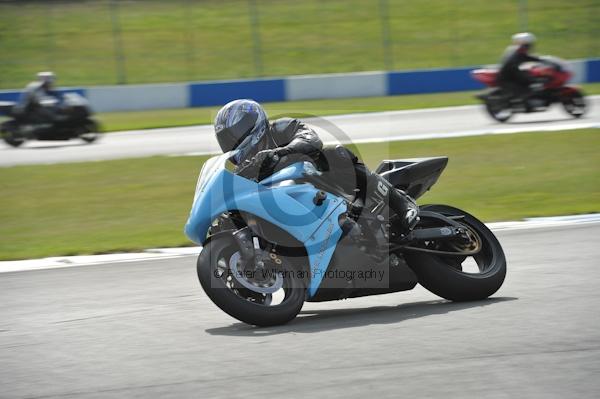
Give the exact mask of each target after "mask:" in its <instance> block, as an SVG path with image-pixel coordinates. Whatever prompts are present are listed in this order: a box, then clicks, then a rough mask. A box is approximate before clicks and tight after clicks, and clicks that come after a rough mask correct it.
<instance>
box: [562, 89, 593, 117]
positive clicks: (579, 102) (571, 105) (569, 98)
mask: <svg viewBox="0 0 600 399" xmlns="http://www.w3.org/2000/svg"><path fill="white" fill-rule="evenodd" d="M561 102H562V105H563V108H564V109H565V111H566V112H567V113H568V114H569V115H571V116H572V117H574V118H581V117H582V116H583V114H585V111H586V108H587V104H586V102H585V97H584V96H583V93H582V92H581V91H579V90H575V91H573V92H570V93H569V94H568V95H565V96H563V97H562V98H561Z"/></svg>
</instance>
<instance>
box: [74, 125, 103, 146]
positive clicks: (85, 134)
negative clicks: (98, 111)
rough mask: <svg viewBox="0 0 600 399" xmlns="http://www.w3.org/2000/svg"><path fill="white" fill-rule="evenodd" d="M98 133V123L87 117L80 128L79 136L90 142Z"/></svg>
mask: <svg viewBox="0 0 600 399" xmlns="http://www.w3.org/2000/svg"><path fill="white" fill-rule="evenodd" d="M100 135H101V133H100V126H99V125H98V122H96V121H95V120H93V119H88V120H87V121H86V122H85V123H84V124H83V126H81V128H80V133H79V138H80V139H82V140H83V141H85V142H86V143H88V144H91V143H93V142H94V141H96V140H98V138H100Z"/></svg>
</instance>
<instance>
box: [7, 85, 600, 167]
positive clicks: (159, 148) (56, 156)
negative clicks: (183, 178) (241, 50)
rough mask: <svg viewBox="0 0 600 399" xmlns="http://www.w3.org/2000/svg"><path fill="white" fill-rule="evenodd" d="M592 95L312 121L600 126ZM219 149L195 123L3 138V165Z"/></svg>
mask: <svg viewBox="0 0 600 399" xmlns="http://www.w3.org/2000/svg"><path fill="white" fill-rule="evenodd" d="M588 101H589V105H590V109H589V110H588V113H587V115H586V116H584V117H583V118H581V119H573V118H571V117H570V116H568V115H567V114H566V113H565V112H564V111H563V110H562V109H561V108H560V107H558V106H554V107H553V108H551V109H550V110H549V111H548V112H541V113H536V114H520V115H516V116H515V117H514V119H511V121H510V123H506V124H500V123H496V122H494V121H493V120H491V119H490V118H489V117H488V116H487V115H485V114H484V111H483V109H482V106H462V107H448V108H438V109H423V110H413V111H395V112H381V113H371V114H354V115H344V116H332V117H327V118H325V119H317V120H314V119H313V120H310V119H309V121H310V122H312V123H313V124H314V125H316V126H317V128H319V127H320V128H321V129H319V133H320V135H321V137H322V139H323V140H324V141H326V142H350V141H353V142H361V141H372V140H377V139H379V140H383V141H387V140H389V139H394V140H398V139H418V138H430V137H444V136H452V135H478V134H486V133H511V132H512V133H514V132H521V131H535V130H544V129H573V128H585V127H599V126H600V112H597V111H596V109H597V108H599V107H600V96H592V97H589V99H588ZM293 111H294V110H293V109H292V110H290V112H293ZM274 117H275V116H274ZM302 119H306V118H302ZM332 124H333V125H335V126H336V127H334V126H333V125H332ZM215 152H219V147H218V145H217V142H216V140H215V137H214V132H213V129H212V127H211V126H192V127H183V128H167V129H152V130H145V131H132V132H122V133H111V134H107V135H105V136H104V137H103V138H102V140H100V141H99V142H97V143H95V144H93V145H88V144H84V143H83V142H82V141H80V140H71V141H62V142H61V141H46V142H39V141H38V142H28V143H27V144H25V145H24V146H23V147H22V148H19V149H14V148H10V147H8V146H6V144H4V143H3V142H2V143H0V167H3V166H4V167H6V166H11V165H24V164H49V163H61V162H82V161H96V160H106V159H117V158H133V157H146V156H152V155H178V154H179V155H180V154H189V153H215Z"/></svg>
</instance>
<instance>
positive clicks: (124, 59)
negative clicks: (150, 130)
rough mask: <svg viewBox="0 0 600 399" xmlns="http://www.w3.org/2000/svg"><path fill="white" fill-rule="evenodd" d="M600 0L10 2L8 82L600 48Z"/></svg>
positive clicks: (1, 63) (4, 36)
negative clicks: (529, 39) (527, 41)
mask: <svg viewBox="0 0 600 399" xmlns="http://www.w3.org/2000/svg"><path fill="white" fill-rule="evenodd" d="M599 5H600V2H599V1H598V0H573V1H564V0H510V1H479V0H428V1H404V0H370V1H364V0H328V1H320V0H293V1H291V0H261V1H257V0H228V1H213V0H198V1H195V0H174V1H155V0H143V1H142V0H127V1H118V0H93V1H62V0H61V1H50V0H46V1H28V0H19V1H16V0H10V1H6V0H2V1H0V52H1V54H2V57H0V88H19V87H22V86H23V85H24V84H26V83H27V82H28V81H30V80H31V78H32V76H33V75H34V74H35V73H36V72H37V71H40V70H45V69H47V70H53V71H55V72H56V73H57V74H58V76H59V79H60V82H59V83H60V85H69V86H75V85H106V84H128V83H152V82H176V81H191V80H213V79H231V78H240V77H260V76H282V75H296V74H315V73H332V72H353V71H368V70H405V69H413V68H414V69H417V68H435V67H448V66H470V65H481V64H489V63H495V62H497V61H498V58H499V56H500V54H501V52H502V50H503V48H504V47H505V46H506V45H507V44H508V43H509V39H510V35H511V34H513V33H514V32H516V31H525V30H529V31H533V32H535V34H536V35H537V37H538V39H539V42H538V43H539V46H538V48H537V51H538V52H541V53H544V54H557V55H560V56H561V57H563V58H567V59H574V58H589V57H593V56H598V55H600V44H599V41H598V39H597V38H598V36H599V34H600V24H599V23H598V21H599V20H600V15H599V13H600V11H599V10H600V7H599Z"/></svg>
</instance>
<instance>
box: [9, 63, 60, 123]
mask: <svg viewBox="0 0 600 399" xmlns="http://www.w3.org/2000/svg"><path fill="white" fill-rule="evenodd" d="M55 80H56V75H54V72H39V73H38V74H37V80H34V81H33V82H31V83H29V84H28V85H27V86H26V87H25V90H24V91H23V94H22V95H21V98H19V103H18V104H17V105H16V107H15V111H16V113H17V114H19V115H23V116H25V117H26V118H27V119H28V120H30V121H31V122H35V123H51V122H54V121H55V120H57V118H59V116H58V114H57V113H56V112H55V111H54V110H52V109H49V108H48V107H44V106H43V105H42V101H43V100H44V99H47V98H54V99H57V100H58V99H59V98H58V96H57V95H56V92H54V90H53V89H54V82H55Z"/></svg>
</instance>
